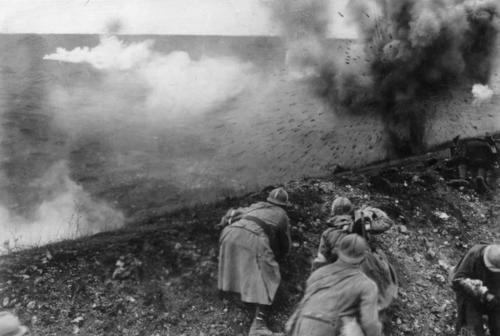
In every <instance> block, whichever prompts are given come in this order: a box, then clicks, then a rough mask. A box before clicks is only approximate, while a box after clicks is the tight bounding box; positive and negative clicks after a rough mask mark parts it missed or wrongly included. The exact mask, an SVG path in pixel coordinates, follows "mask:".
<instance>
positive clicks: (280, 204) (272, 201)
mask: <svg viewBox="0 0 500 336" xmlns="http://www.w3.org/2000/svg"><path fill="white" fill-rule="evenodd" d="M267 201H268V202H269V203H271V204H274V205H279V206H282V207H287V208H289V207H291V206H292V203H290V202H280V201H278V200H277V199H274V198H270V197H268V198H267Z"/></svg>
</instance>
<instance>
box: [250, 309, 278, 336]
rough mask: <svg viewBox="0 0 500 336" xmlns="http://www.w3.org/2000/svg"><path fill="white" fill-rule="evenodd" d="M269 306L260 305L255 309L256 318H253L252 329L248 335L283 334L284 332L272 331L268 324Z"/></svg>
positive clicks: (274, 335) (271, 335) (266, 335)
mask: <svg viewBox="0 0 500 336" xmlns="http://www.w3.org/2000/svg"><path fill="white" fill-rule="evenodd" d="M269 309H270V307H269V306H262V305H258V306H257V309H256V311H255V318H254V319H253V322H252V325H251V326H250V331H249V333H248V336H282V335H284V334H282V333H275V332H272V331H271V330H270V329H269V327H268V326H267V322H266V321H267V315H268V314H269Z"/></svg>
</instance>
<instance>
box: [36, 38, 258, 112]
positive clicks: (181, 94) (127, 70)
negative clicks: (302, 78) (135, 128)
mask: <svg viewBox="0 0 500 336" xmlns="http://www.w3.org/2000/svg"><path fill="white" fill-rule="evenodd" d="M153 46H154V41H152V40H146V41H142V42H134V43H125V42H124V41H121V40H120V39H118V38H117V37H115V36H103V37H102V38H101V40H100V43H99V45H97V46H95V47H93V48H89V47H78V48H75V49H73V50H66V49H63V48H58V49H57V50H56V52H55V53H53V54H49V55H45V56H44V59H45V60H56V61H62V62H70V63H88V64H90V65H92V66H93V67H94V68H95V69H98V70H101V71H103V72H104V73H105V74H107V75H108V76H111V77H113V78H116V77H120V80H123V76H125V75H127V76H128V78H127V79H128V81H129V84H133V85H135V86H137V85H140V86H141V87H142V88H143V89H146V90H147V91H148V94H147V95H146V97H145V99H144V101H143V103H144V108H146V109H162V114H163V117H168V118H172V117H186V116H188V115H198V114H199V113H202V112H206V111H210V110H211V109H212V108H214V107H215V106H217V105H218V104H220V103H222V102H224V101H226V100H228V99H231V98H233V97H236V96H237V95H239V94H241V93H242V92H243V91H244V90H245V89H249V88H251V87H253V86H254V85H255V84H256V82H257V76H256V75H255V71H254V67H253V65H252V64H251V63H248V62H242V61H240V60H238V59H236V58H231V57H216V58H215V57H202V58H201V59H199V60H193V59H192V58H191V57H190V56H189V54H187V53H186V52H183V51H175V52H172V53H170V54H168V55H165V54H161V53H158V52H156V51H155V50H154V49H153ZM108 81H113V79H108ZM136 103H137V102H136ZM156 116H158V114H156Z"/></svg>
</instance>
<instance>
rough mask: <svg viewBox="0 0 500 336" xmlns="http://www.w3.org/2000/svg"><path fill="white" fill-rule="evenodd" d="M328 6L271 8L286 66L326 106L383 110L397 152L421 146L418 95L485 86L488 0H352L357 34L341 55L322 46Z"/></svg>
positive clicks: (494, 10) (493, 19)
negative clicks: (467, 85) (283, 46)
mask: <svg viewBox="0 0 500 336" xmlns="http://www.w3.org/2000/svg"><path fill="white" fill-rule="evenodd" d="M292 4H293V5H292ZM276 8H277V9H278V10H276ZM297 8H299V9H297ZM327 8H328V1H319V0H315V1H292V2H291V3H290V4H288V3H287V5H282V6H275V12H276V13H277V17H278V18H280V19H281V22H282V27H283V32H284V36H285V39H286V41H287V45H288V46H289V53H288V54H287V58H289V59H291V60H293V62H290V65H291V66H290V67H289V68H290V69H292V73H297V72H300V71H298V70H297V68H298V69H301V72H300V73H301V75H302V76H301V77H302V78H307V79H308V80H310V82H311V84H313V87H314V88H315V90H316V92H317V93H318V94H319V95H320V96H321V97H323V98H325V99H327V100H328V101H329V102H330V103H332V104H340V105H342V106H344V107H347V109H348V110H349V111H351V112H352V111H363V110H366V109H367V108H369V109H376V110H378V111H379V112H380V113H382V115H383V117H384V119H385V120H386V124H387V130H388V131H389V132H390V133H391V135H392V136H393V138H394V141H392V146H393V147H394V149H396V150H397V151H402V154H408V153H409V151H410V152H412V151H418V150H420V149H421V146H422V145H421V141H422V137H423V131H424V127H425V111H424V110H423V107H422V105H421V102H422V100H423V99H425V98H426V97H428V96H430V95H438V94H439V93H440V92H443V91H446V90H450V89H453V88H456V87H459V86H461V85H463V83H464V82H468V83H470V82H472V83H480V84H488V80H489V78H490V75H491V72H492V68H493V62H494V59H495V57H494V56H495V53H496V49H495V46H496V40H497V36H498V31H499V5H498V4H497V2H496V1H495V0H481V1H479V0H438V1H424V0H352V1H350V3H349V5H348V10H349V14H350V16H351V17H352V18H353V21H354V23H355V24H356V26H357V27H358V32H359V38H358V40H357V41H354V42H351V43H350V44H349V46H348V47H347V50H346V51H345V54H343V55H341V54H338V53H335V52H334V51H332V49H331V48H330V47H329V45H328V36H327V33H328V29H327V28H328V25H329V20H330V19H331V18H330V17H328V14H327V13H328V11H327V10H326V9H327ZM297 50H298V52H297ZM289 55H291V56H290V57H288V56H289ZM472 83H471V84H472Z"/></svg>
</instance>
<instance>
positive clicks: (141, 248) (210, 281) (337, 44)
mask: <svg viewBox="0 0 500 336" xmlns="http://www.w3.org/2000/svg"><path fill="white" fill-rule="evenodd" d="M120 39H122V40H123V41H125V42H127V43H131V42H134V41H143V40H144V39H153V40H154V41H155V44H154V47H153V48H154V50H155V52H157V53H160V54H162V55H163V54H165V55H168V54H169V53H170V52H172V51H175V50H183V51H187V52H188V53H189V54H190V55H191V57H192V58H193V60H195V61H196V60H197V59H201V58H202V56H203V55H208V56H213V57H237V58H238V59H240V60H242V61H243V62H248V63H250V64H252V65H253V66H252V69H253V70H252V71H253V75H255V76H252V78H257V80H256V82H255V83H256V84H255V83H253V84H251V85H249V86H246V87H245V89H244V90H242V91H241V92H240V93H239V94H237V95H235V96H232V97H231V98H230V99H227V100H224V101H222V102H220V103H219V104H217V105H215V106H212V107H211V108H210V109H208V110H203V113H198V114H196V115H188V114H185V115H184V114H182V113H181V114H180V116H181V117H176V118H172V114H169V113H170V112H171V111H169V110H168V108H165V109H156V110H154V111H152V110H148V109H142V108H136V107H137V106H138V105H136V104H135V103H133V102H138V101H139V102H141V101H142V100H143V99H144V95H145V94H146V93H145V91H144V88H143V87H142V86H138V85H136V83H134V80H133V78H132V80H131V78H130V77H129V74H128V73H119V74H118V77H113V80H112V81H111V82H110V79H109V77H107V76H105V74H104V73H103V72H102V71H100V70H99V69H96V68H94V67H92V66H90V65H89V64H85V63H80V64H73V63H65V62H59V61H53V60H43V57H44V55H46V54H49V53H52V52H54V51H55V50H56V48H58V47H63V48H66V49H68V50H71V49H73V48H76V47H81V46H90V47H92V46H94V45H97V44H98V43H99V37H98V36H84V35H79V36H76V35H60V36H39V35H2V36H0V66H1V81H0V85H1V90H0V92H1V97H0V104H1V105H0V109H1V113H0V118H1V120H0V121H1V132H0V137H1V139H0V140H1V146H0V147H1V154H2V156H1V158H2V159H1V167H2V170H1V174H0V185H1V187H2V190H4V191H5V192H3V193H2V195H0V203H1V204H2V207H1V209H0V210H1V211H0V215H1V218H2V220H3V221H2V223H4V224H3V226H1V227H0V228H1V229H2V234H3V235H6V236H8V234H10V233H11V232H13V231H15V228H13V227H12V226H10V227H9V226H8V225H7V226H6V224H5V223H7V224H12V223H14V222H10V221H8V220H6V219H12V218H15V219H16V220H17V221H19V222H20V223H21V224H22V225H23V226H25V227H26V228H28V229H29V230H31V231H32V232H33V231H34V232H37V231H39V232H41V233H43V232H49V223H53V222H57V221H62V222H64V223H66V222H67V223H69V227H70V228H73V229H74V228H75V227H76V228H77V230H76V231H75V232H76V234H75V235H69V236H66V238H77V237H76V236H80V235H88V236H87V237H83V238H78V239H75V240H73V239H71V240H66V241H63V242H59V243H54V244H49V245H45V242H39V243H35V244H32V245H30V246H19V245H21V244H19V245H16V242H12V241H7V243H5V242H4V247H5V250H7V251H8V252H9V254H8V255H4V256H2V257H1V258H0V265H1V266H0V304H1V305H2V309H5V310H11V311H13V312H15V313H16V314H18V315H19V317H20V319H21V321H22V322H23V323H24V324H26V325H27V326H28V327H29V328H30V329H31V330H32V332H33V334H35V335H42V336H45V335H70V334H77V335H148V336H149V335H151V336H153V335H155V336H156V335H186V336H187V335H194V336H201V335H228V336H229V335H238V336H239V335H245V334H246V332H247V330H248V327H249V324H250V322H251V317H252V316H251V315H252V311H251V309H250V308H249V307H246V306H245V305H242V304H241V303H238V300H237V299H234V298H231V297H225V298H222V297H220V296H219V293H217V291H216V280H217V279H216V275H217V249H218V237H219V231H218V230H217V229H216V228H215V224H217V223H218V221H219V219H220V217H221V216H222V215H223V214H224V213H225V211H226V210H227V209H228V208H229V207H234V206H240V205H248V204H250V203H251V202H254V201H257V200H260V199H262V198H263V197H264V196H265V195H266V193H267V191H268V190H269V188H268V187H269V186H276V185H281V184H283V185H285V187H286V188H287V190H289V191H290V195H291V201H292V202H293V203H294V204H295V207H294V209H293V211H292V213H291V214H290V217H291V221H292V225H293V230H292V232H293V235H292V238H293V242H294V248H293V251H292V253H291V255H290V257H289V259H288V261H287V262H286V263H285V265H284V266H283V269H282V273H283V286H282V288H281V289H280V293H279V298H278V299H277V302H276V304H275V308H276V309H275V314H274V315H273V320H272V327H273V329H275V330H282V329H283V326H284V323H285V321H286V319H287V318H288V316H289V315H290V313H291V311H292V309H293V306H294V304H295V303H296V302H297V301H298V300H299V299H300V297H301V295H302V291H303V289H304V287H303V286H304V283H305V279H306V277H307V276H308V274H309V273H308V270H309V269H310V262H311V260H312V259H313V256H314V255H315V254H316V248H317V244H318V243H319V236H320V234H321V232H322V231H323V230H324V229H325V228H326V224H325V219H326V218H327V216H328V210H329V206H330V204H331V201H332V200H333V199H334V198H335V197H336V196H339V195H343V196H347V197H349V198H351V200H352V201H353V203H354V204H355V205H356V206H361V205H362V204H370V205H373V206H376V207H380V208H381V209H383V210H385V211H386V212H387V213H388V214H389V215H390V216H391V217H392V218H393V219H394V220H395V222H396V226H395V227H393V228H392V229H391V230H390V231H388V232H387V233H385V234H383V235H381V236H379V237H377V244H378V245H379V246H380V247H381V248H383V249H384V251H386V253H387V254H388V256H389V258H390V260H391V262H392V263H393V264H394V265H395V267H396V269H397V271H398V276H399V281H400V287H401V289H400V294H399V296H398V299H397V300H396V301H395V302H394V305H393V307H391V308H390V310H389V311H388V312H387V315H386V316H387V317H386V321H385V325H386V335H389V336H393V335H437V334H441V335H453V330H452V325H453V318H454V311H455V307H454V301H453V300H454V297H453V295H452V292H451V289H450V288H449V286H448V284H447V280H446V279H447V272H448V270H449V268H450V266H452V265H454V264H455V263H456V262H457V260H458V259H459V258H460V257H461V256H462V254H463V253H465V251H466V250H467V249H468V248H469V247H471V246H472V245H473V244H475V243H478V242H481V241H488V242H492V241H499V238H500V236H499V235H500V232H499V231H498V220H499V211H500V209H499V208H498V204H499V203H498V195H493V196H492V197H491V198H484V197H480V196H479V195H477V194H476V193H475V192H474V191H473V190H470V189H468V188H464V189H463V190H457V189H454V188H451V187H450V186H448V184H447V182H448V181H449V179H450V178H451V175H452V174H453V173H450V171H449V170H448V167H446V157H447V155H446V151H445V152H444V154H443V152H441V153H439V155H438V154H436V158H435V159H433V158H432V155H431V156H429V157H427V158H425V159H421V160H418V161H416V162H412V163H411V164H407V163H400V164H396V165H395V166H392V167H384V166H383V165H382V168H380V167H379V168H376V169H375V168H374V169H368V170H362V171H361V170H359V171H358V170H356V169H358V168H359V169H361V168H362V167H365V166H366V165H369V164H371V163H374V162H381V161H382V162H383V161H384V160H389V159H395V158H396V155H395V153H394V152H393V150H392V146H391V143H390V139H389V137H388V135H387V132H386V126H385V125H384V122H383V118H382V117H381V115H380V114H379V113H377V112H375V111H372V110H370V108H369V107H367V109H366V110H364V111H361V113H359V112H358V113H351V112H350V111H348V110H345V109H343V108H341V107H339V106H332V105H331V104H329V103H328V102H326V101H324V100H322V99H320V98H319V97H318V96H317V95H316V94H315V93H314V92H313V91H312V90H311V86H310V85H309V83H308V82H306V81H303V80H297V79H295V78H291V77H290V76H289V75H288V73H287V71H286V68H285V64H284V58H285V50H284V46H283V45H282V43H281V42H280V41H279V40H278V39H274V38H266V37H238V38H229V37H195V36H193V37H186V36H182V37H163V36H134V37H130V36H121V37H120ZM351 43H352V42H351V41H347V40H339V41H332V46H331V48H332V52H338V53H340V54H343V55H345V54H346V53H348V51H349V48H350V47H349V46H350V44H351ZM353 66H355V63H354V64H353ZM116 78H118V80H117V81H114V80H115V79H116ZM472 84H474V83H469V82H467V81H466V80H464V82H463V87H461V88H458V89H454V90H449V91H447V92H445V93H444V94H442V95H439V96H434V97H432V96H431V97H428V99H427V100H426V101H422V102H421V106H422V122H424V123H425V134H424V135H423V142H424V143H425V144H426V145H427V146H428V147H429V148H432V147H433V146H438V145H441V144H443V143H445V142H448V141H450V140H451V139H452V138H453V137H455V136H456V135H461V136H462V137H470V136H476V135H483V134H485V133H487V132H497V131H499V130H500V107H499V106H500V104H499V103H500V101H499V99H500V98H499V95H498V94H496V95H494V96H493V99H492V100H491V101H489V102H486V103H484V104H482V105H477V104H473V97H472V94H471V86H472ZM490 86H491V87H492V88H493V89H494V90H496V92H498V90H499V89H500V79H499V77H498V71H494V73H492V77H491V83H490ZM200 96H203V93H202V92H200ZM192 99H193V100H196V99H197V97H196V96H193V97H192ZM54 167H55V168H54ZM343 169H344V170H345V169H348V170H349V169H354V170H352V171H348V172H344V173H342V174H338V173H339V172H340V171H342V170H343ZM452 171H453V170H452ZM334 173H337V174H334ZM450 174H451V175H450ZM73 194H77V195H80V196H79V197H76V198H75V197H70V196H72V195H73ZM61 195H62V196H61ZM68 195H69V196H68ZM81 195H84V196H81ZM66 196H67V197H66ZM82 199H83V201H82ZM103 204H105V205H106V207H110V208H112V209H113V212H111V210H109V209H108V208H106V209H108V210H103V211H102V213H101V212H97V213H95V212H93V211H95V209H100V207H101V206H103ZM49 205H50V206H49ZM54 205H55V206H54ZM54 208H65V209H66V208H67V209H69V210H68V211H66V212H62V215H61V212H58V211H55V210H54ZM86 212H88V213H91V214H92V215H91V216H86V217H85V214H86ZM5 213H7V214H8V216H7V217H6V216H5ZM40 213H42V214H44V215H46V216H45V217H44V220H43V221H40V220H38V219H37V216H38V215H40ZM117 214H119V215H117ZM9 216H10V217H9ZM19 218H23V220H19ZM117 218H118V219H117ZM84 219H85V220H84ZM93 219H94V220H93ZM115 221H116V222H117V223H118V224H117V225H115V226H113V227H112V228H113V229H116V228H117V227H121V228H120V229H118V230H111V231H110V232H106V233H99V234H97V235H91V234H93V233H96V232H99V231H103V230H106V229H107V228H106V227H105V226H104V224H103V226H102V227H101V226H98V227H95V228H94V227H93V228H92V230H90V231H86V225H87V224H89V225H90V224H92V223H106V222H113V223H115ZM21 224H20V225H21ZM42 224H44V225H42ZM108 229H109V228H108ZM50 230H55V231H54V232H57V233H59V231H64V228H59V227H58V226H57V225H56V226H55V227H51V228H50ZM50 232H52V231H50ZM60 237H61V238H60V239H64V235H61V236H60ZM19 238H22V237H19ZM19 247H23V248H24V249H20V248H19ZM26 247H32V248H30V249H25V248H26ZM3 252H4V251H3Z"/></svg>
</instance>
